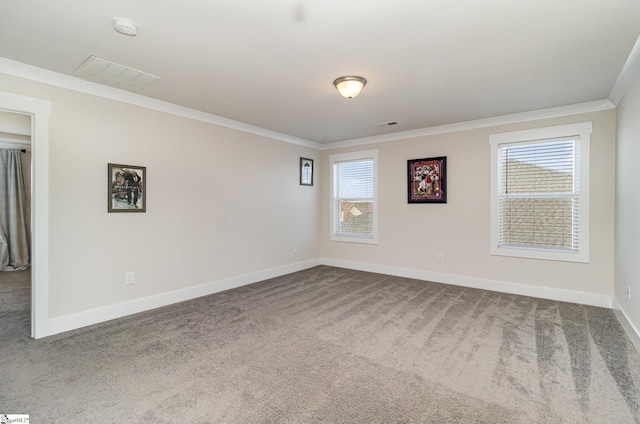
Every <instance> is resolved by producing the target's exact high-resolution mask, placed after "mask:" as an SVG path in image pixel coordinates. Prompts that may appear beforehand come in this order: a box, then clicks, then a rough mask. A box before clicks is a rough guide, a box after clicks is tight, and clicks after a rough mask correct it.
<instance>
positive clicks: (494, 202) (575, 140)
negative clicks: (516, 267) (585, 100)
mask: <svg viewBox="0 0 640 424" xmlns="http://www.w3.org/2000/svg"><path fill="white" fill-rule="evenodd" d="M590 137H591V123H590V122H585V123H579V124H570V125H560V126H556V127H547V128H539V129H534V130H525V131H516V132H510V133H503V134H494V135H492V136H491V137H490V143H491V254H492V255H505V256H517V257H524V258H536V259H549V260H559V261H570V262H589V144H590Z"/></svg>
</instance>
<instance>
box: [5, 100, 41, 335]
mask: <svg viewBox="0 0 640 424" xmlns="http://www.w3.org/2000/svg"><path fill="white" fill-rule="evenodd" d="M0 110H3V111H8V112H14V113H21V114H25V115H31V117H32V118H31V134H32V136H31V143H32V144H31V148H32V155H31V161H32V163H33V165H32V170H31V173H32V174H31V175H32V176H33V177H32V182H31V205H32V206H31V210H32V213H31V337H34V338H36V339H38V338H40V337H45V336H48V335H49V115H51V102H49V101H47V100H41V99H35V98H32V97H27V96H22V95H19V94H13V93H7V92H4V91H0Z"/></svg>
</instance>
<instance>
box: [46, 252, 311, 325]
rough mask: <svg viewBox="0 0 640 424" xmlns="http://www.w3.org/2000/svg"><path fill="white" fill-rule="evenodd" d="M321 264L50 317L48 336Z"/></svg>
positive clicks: (293, 266)
mask: <svg viewBox="0 0 640 424" xmlns="http://www.w3.org/2000/svg"><path fill="white" fill-rule="evenodd" d="M318 265H320V261H319V260H318V259H310V260H308V261H303V262H297V263H294V264H289V265H284V266H280V267H276V268H271V269H267V270H264V271H259V272H255V273H252V274H246V275H241V276H238V277H232V278H228V279H226V280H220V281H215V282H213V283H207V284H202V285H199V286H195V287H188V288H185V289H181V290H176V291H172V292H168V293H161V294H157V295H155V296H149V297H145V298H142V299H135V300H131V301H128V302H123V303H118V304H115V305H109V306H104V307H102V308H96V309H92V310H89V311H82V312H78V313H75V314H69V315H64V316H61V317H56V318H51V319H50V320H49V331H50V333H49V334H50V335H53V334H58V333H62V332H65V331H70V330H75V329H77V328H82V327H86V326H88V325H94V324H98V323H100V322H104V321H109V320H112V319H116V318H121V317H125V316H127V315H132V314H136V313H139V312H144V311H149V310H151V309H155V308H160V307H162V306H167V305H172V304H174V303H178V302H184V301H186V300H190V299H195V298H198V297H202V296H208V295H210V294H214V293H218V292H221V291H225V290H230V289H234V288H237V287H241V286H245V285H248V284H253V283H256V282H259V281H263V280H267V279H269V278H274V277H280V276H282V275H286V274H290V273H292V272H297V271H302V270H305V269H308V268H313V267H314V266H318Z"/></svg>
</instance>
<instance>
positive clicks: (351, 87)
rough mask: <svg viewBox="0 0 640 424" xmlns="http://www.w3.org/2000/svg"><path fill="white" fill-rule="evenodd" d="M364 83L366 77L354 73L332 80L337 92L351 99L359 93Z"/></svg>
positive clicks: (365, 82)
mask: <svg viewBox="0 0 640 424" xmlns="http://www.w3.org/2000/svg"><path fill="white" fill-rule="evenodd" d="M366 84H367V80H366V79H364V78H362V77H358V76H354V75H348V76H344V77H340V78H337V79H336V80H335V81H334V82H333V85H335V86H336V88H337V89H338V92H339V93H340V94H341V95H342V96H343V97H346V98H347V99H353V98H354V97H356V96H357V95H358V94H360V92H361V91H362V89H363V88H364V86H365V85H366Z"/></svg>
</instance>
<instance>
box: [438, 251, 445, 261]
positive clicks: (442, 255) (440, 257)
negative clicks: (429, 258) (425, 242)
mask: <svg viewBox="0 0 640 424" xmlns="http://www.w3.org/2000/svg"><path fill="white" fill-rule="evenodd" d="M436 259H437V260H438V262H444V253H442V252H438V255H437V256H436Z"/></svg>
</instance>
